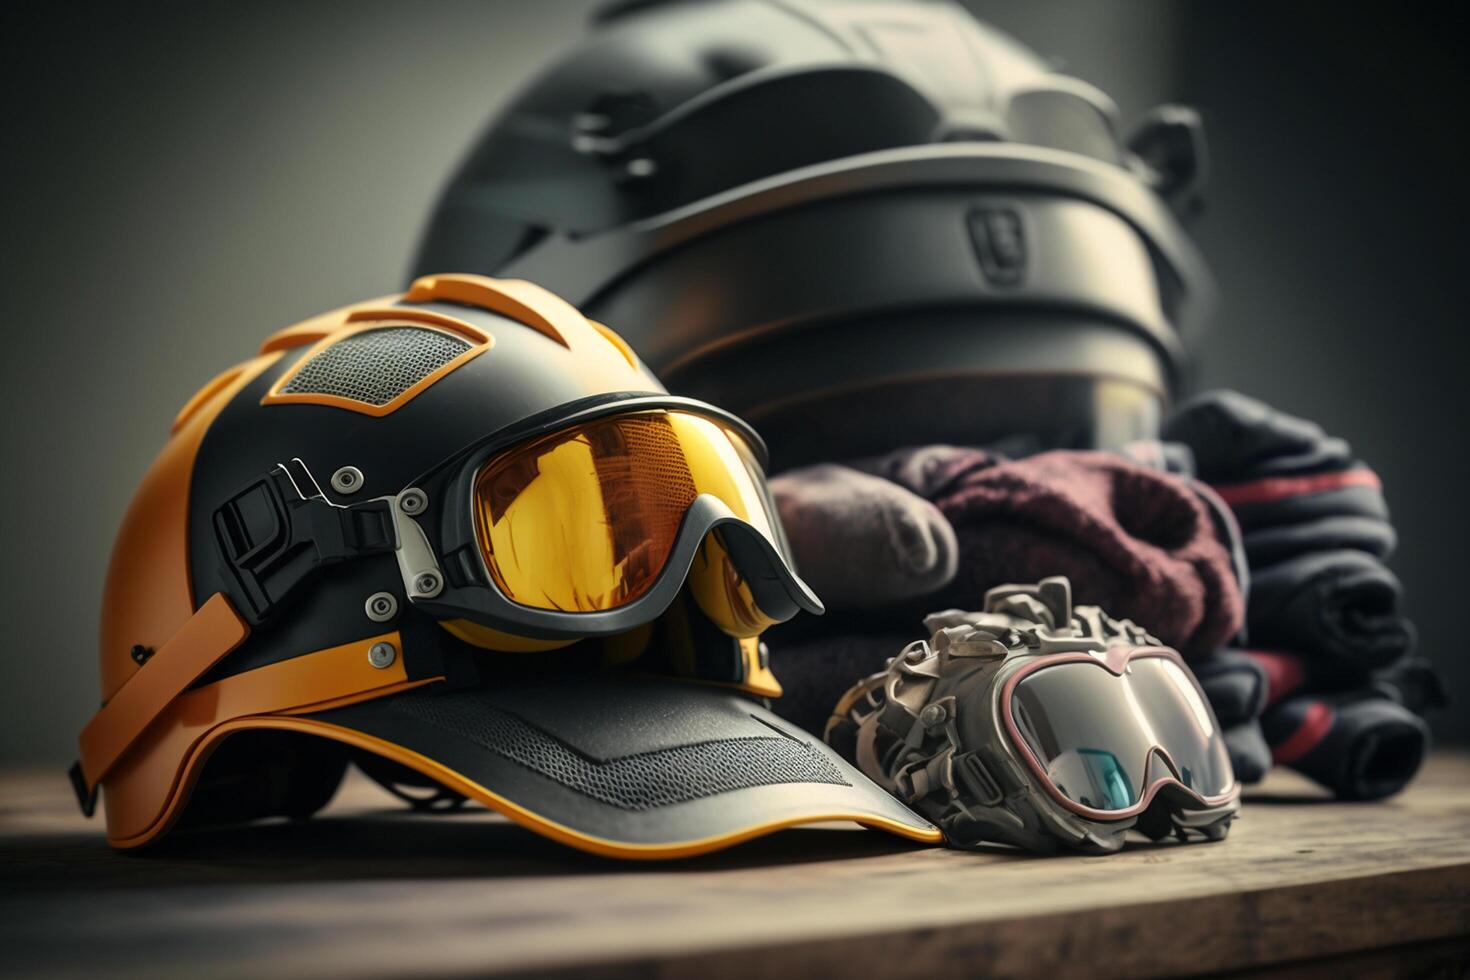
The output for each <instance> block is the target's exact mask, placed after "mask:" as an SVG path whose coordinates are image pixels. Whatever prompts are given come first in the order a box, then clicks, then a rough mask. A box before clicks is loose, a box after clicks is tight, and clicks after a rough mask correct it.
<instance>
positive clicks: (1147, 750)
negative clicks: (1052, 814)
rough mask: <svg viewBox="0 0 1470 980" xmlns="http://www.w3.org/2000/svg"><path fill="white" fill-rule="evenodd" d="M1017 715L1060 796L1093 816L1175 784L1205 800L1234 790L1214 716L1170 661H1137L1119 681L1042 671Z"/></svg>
mask: <svg viewBox="0 0 1470 980" xmlns="http://www.w3.org/2000/svg"><path fill="white" fill-rule="evenodd" d="M1011 714H1012V718H1013V719H1014V720H1015V722H1016V728H1017V729H1018V730H1019V731H1020V733H1021V736H1022V737H1023V738H1024V739H1025V740H1026V744H1027V745H1028V746H1029V747H1030V748H1031V751H1032V752H1033V753H1034V754H1035V756H1036V758H1037V759H1038V761H1040V763H1041V765H1042V768H1043V769H1045V770H1046V773H1047V776H1048V778H1049V779H1050V780H1051V783H1052V785H1053V786H1054V787H1056V789H1057V791H1058V792H1060V793H1061V794H1062V795H1063V796H1065V797H1066V798H1067V799H1069V800H1071V801H1072V802H1074V803H1077V804H1080V805H1081V806H1085V807H1090V808H1092V809H1094V810H1110V811H1116V810H1126V809H1128V808H1129V807H1131V806H1134V805H1135V804H1137V803H1138V802H1139V800H1140V799H1142V796H1143V793H1144V792H1145V790H1146V789H1147V788H1148V786H1149V785H1151V784H1152V783H1153V782H1155V781H1156V780H1158V779H1160V778H1167V777H1170V776H1174V777H1175V778H1177V779H1178V780H1179V782H1180V783H1182V784H1183V785H1184V786H1185V787H1187V788H1188V789H1191V790H1193V791H1194V792H1196V793H1198V794H1199V795H1200V796H1202V797H1214V796H1219V795H1221V794H1223V793H1226V792H1227V791H1229V789H1230V788H1231V786H1232V785H1234V782H1235V776H1234V773H1233V772H1232V770H1231V768H1230V759H1229V756H1228V754H1227V752H1226V750H1225V744H1224V741H1223V739H1222V738H1221V737H1220V733H1219V731H1218V728H1217V726H1216V723H1215V718H1214V715H1213V714H1212V713H1211V712H1210V709H1209V707H1208V705H1207V704H1206V703H1205V701H1204V698H1203V697H1202V696H1201V694H1200V692H1199V688H1198V687H1197V686H1196V685H1195V683H1194V681H1192V680H1191V679H1190V677H1189V676H1188V675H1187V674H1186V673H1185V672H1184V670H1183V668H1181V667H1180V666H1179V665H1178V664H1176V663H1175V662H1174V661H1173V660H1172V659H1171V658H1169V657H1162V656H1141V657H1135V658H1134V659H1133V660H1131V661H1130V662H1129V665H1128V669H1127V671H1126V672H1125V673H1124V674H1123V675H1122V676H1121V677H1118V676H1114V675H1113V674H1112V673H1111V672H1109V671H1108V670H1106V669H1105V668H1104V667H1102V665H1100V664H1090V663H1084V662H1078V661H1072V662H1066V663H1058V664H1052V665H1050V666H1046V667H1042V668H1040V669H1037V670H1035V671H1033V672H1032V673H1030V674H1028V675H1026V676H1025V677H1023V678H1021V680H1020V682H1019V683H1018V684H1017V685H1016V688H1015V691H1014V693H1013V694H1012V697H1011ZM1156 749H1162V750H1163V752H1164V753H1166V754H1167V756H1168V758H1169V760H1171V761H1172V762H1173V765H1174V767H1175V768H1176V769H1177V773H1176V772H1173V771H1171V770H1170V769H1169V768H1168V766H1167V765H1166V763H1165V761H1164V759H1163V758H1162V757H1161V756H1160V755H1159V753H1158V752H1156V751H1155V750H1156Z"/></svg>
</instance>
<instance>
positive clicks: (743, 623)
mask: <svg viewBox="0 0 1470 980" xmlns="http://www.w3.org/2000/svg"><path fill="white" fill-rule="evenodd" d="M763 463H764V447H763V446H762V444H761V442H760V440H759V438H758V437H757V436H756V435H755V433H753V432H752V431H751V430H750V429H749V428H748V427H747V426H746V425H745V424H744V423H742V422H741V421H740V420H739V419H737V418H735V417H734V416H731V415H729V414H727V413H725V412H722V411H720V410H719V409H716V408H714V407H713V406H710V405H707V404H703V403H700V402H695V401H692V400H690V399H686V398H676V397H673V396H670V395H669V394H668V393H667V392H665V391H664V389H663V388H662V386H661V385H660V384H659V383H658V382H657V381H656V380H655V379H654V378H653V376H652V375H650V374H649V373H648V371H647V370H646V369H644V367H643V366H642V365H641V364H640V362H639V361H638V359H637V357H636V356H635V355H634V354H633V352H632V351H631V350H630V349H629V348H628V346H627V345H626V344H625V343H623V341H622V340H621V339H620V338H619V337H618V336H617V335H616V334H615V333H613V332H612V331H611V330H609V329H608V328H606V327H604V326H602V325H601V324H598V323H595V322H593V321H591V320H588V319H587V318H585V317H583V316H582V315H581V314H580V313H578V312H577V311H576V310H575V309H573V308H572V307H571V306H569V305H568V304H566V303H565V302H563V301H562V300H560V299H558V298H557V297H555V296H553V295H552V294H550V293H548V292H546V291H545V290H542V289H540V288H538V287H536V286H533V285H531V284H530V283H527V282H522V281H515V280H494V279H487V278H484V277H479V276H457V275H443V276H429V277H425V278H422V279H420V280H418V281H417V282H415V283H414V284H413V286H412V287H411V288H410V289H409V290H408V292H406V293H405V294H403V295H402V296H396V297H388V298H386V299H380V300H374V301H370V302H366V303H361V304H356V305H353V306H349V307H345V308H343V309H340V310H336V311H333V312H331V313H328V314H324V315H322V316H319V317H315V318H313V319H311V320H308V321H306V322H304V323H301V324H298V325H296V326H294V327H291V328H288V329H286V330H283V331H281V332H280V333H277V334H275V335H274V336H272V337H271V338H270V339H269V340H267V341H266V343H265V345H264V346H263V347H262V348H261V353H260V355H259V356H258V357H256V358H254V359H252V360H250V361H247V362H245V363H244V364H241V365H238V366H236V367H234V368H231V369H230V370H228V371H226V372H225V373H223V374H221V375H220V376H219V377H217V378H215V379H214V380H212V381H211V382H209V383H208V384H207V385H205V386H204V388H203V389H201V390H200V392H199V393H198V394H197V395H196V396H195V397H194V398H193V399H191V400H190V402H189V403H188V404H187V405H186V406H185V407H184V408H183V410H182V411H181V412H180V413H179V415H178V418H177V419H176V420H175V422H174V428H173V436H172V438H171V440H170V441H169V443H168V444H167V446H166V447H165V448H164V450H163V453H162V454H161V456H160V457H159V458H158V460H157V462H156V463H155V464H154V466H153V468H152V469H151V470H150V471H149V472H148V474H147V476H146V477H145V479H144V483H143V486H142V488H141V489H140V490H139V491H138V494H137V496H136V498H135V499H134V501H133V503H132V505H131V507H130V508H129V510H128V513H127V516H126V518H125V519H124V523H123V527H122V530H121V532H120V534H119V536H118V539H117V544H116V546H115V550H114V553H113V557H112V563H111V567H110V569H109V573H108V579H107V585H106V589H105V596H104V601H103V610H102V635H101V659H102V695H103V699H104V701H103V707H102V708H101V710H100V711H99V712H98V713H97V715H96V716H95V717H94V718H93V719H92V720H91V722H90V723H89V724H88V725H87V726H86V728H85V730H84V731H83V732H82V736H81V759H80V761H79V763H78V764H77V766H76V767H74V769H73V781H74V783H75V785H76V788H77V791H78V795H79V798H80V799H81V801H82V803H83V806H84V808H86V809H88V810H89V811H90V808H91V807H92V806H93V805H94V803H95V799H96V795H97V792H98V790H99V788H100V790H101V791H102V792H103V793H104V794H105V800H106V810H107V826H108V837H109V839H110V840H111V841H112V843H113V844H114V845H116V846H119V847H134V846H138V845H142V844H146V843H148V842H150V841H152V840H155V839H156V838H158V837H159V836H160V835H161V834H163V833H164V832H165V831H167V830H168V829H169V828H170V827H172V826H175V825H176V824H177V823H178V822H180V821H181V820H182V821H183V822H185V823H205V822H218V821H222V820H225V821H229V820H241V819H249V818H252V817H260V816H269V815H291V816H304V815H308V814H310V813H312V812H314V811H315V810H316V809H318V808H319V807H321V806H322V805H324V804H325V803H326V802H327V800H328V799H329V798H330V796H331V793H332V791H333V790H334V789H335V787H336V785H337V782H338V781H339V780H340V778H341V774H342V771H343V769H344V767H345V765H346V764H347V761H348V759H349V757H350V758H354V759H356V760H357V761H358V762H359V764H360V765H361V766H362V768H363V769H364V770H365V771H367V772H368V773H369V774H370V775H372V776H374V778H377V779H379V780H380V781H381V782H383V783H385V784H386V785H389V786H391V787H395V788H398V789H400V790H402V791H403V793H404V794H405V795H408V796H410V797H413V798H416V799H418V800H420V801H422V800H423V799H425V797H424V796H423V794H422V793H421V792H420V791H417V790H415V791H413V792H410V789H412V788H413V787H430V788H431V794H430V796H429V797H428V798H430V799H440V798H448V799H455V798H458V797H468V798H473V799H476V800H478V801H480V802H482V803H484V804H486V805H488V806H490V807H493V808H495V809H497V810H500V811H501V812H503V813H505V814H507V815H508V816H510V817H511V818H512V819H514V820H517V821H519V822H521V823H523V824H525V825H527V826H530V827H531V828H533V829H535V830H538V831H540V832H542V833H545V834H547V835H549V836H552V837H554V838H557V839H559V840H563V841H565V842H567V843H571V844H574V845H576V846H581V847H584V848H587V849H590V850H594V851H599V852H602V853H609V854H616V855H622V856H651V857H669V856H677V855H680V854H687V853H697V852H700V851H704V850H709V849H712V848H715V847H719V846H723V845H725V844H729V843H733V842H735V841H738V840H742V839H745V838H747V837H751V836H754V835H756V834H759V833H762V832H765V831H767V830H771V829H775V828H777V827H781V826H788V825H791V824H795V823H803V822H810V821H814V820H827V819H834V818H847V819H854V820H859V821H861V822H864V823H867V824H870V825H874V826H880V827H886V828H888V829H891V830H894V831H895V832H897V833H901V834H904V835H907V836H909V837H913V838H916V839H924V840H931V839H935V838H936V836H937V833H936V832H935V831H934V830H933V828H932V827H930V826H929V825H928V824H927V823H926V822H925V821H923V820H922V819H920V818H918V817H916V816H915V815H913V814H912V813H910V812H909V811H907V810H906V809H905V808H903V807H902V806H901V805H899V804H897V803H896V802H895V801H894V800H892V799H891V798H890V797H888V796H887V794H885V793H883V792H882V791H881V790H879V789H877V787H875V786H874V785H873V784H871V783H869V782H868V781H867V780H866V779H865V778H864V777H863V776H861V775H860V774H858V773H857V772H856V771H855V770H853V769H852V768H851V767H849V766H847V765H846V764H845V763H843V762H842V761H841V760H840V759H839V758H837V757H836V756H835V755H833V754H832V753H830V752H829V751H827V750H826V749H825V748H824V747H822V746H821V745H820V744H819V743H817V742H816V741H815V740H814V739H812V738H810V737H809V736H807V735H805V734H803V733H801V732H799V731H797V730H795V729H793V728H791V727H790V726H789V725H788V724H786V723H785V722H782V721H780V720H779V719H777V718H775V717H774V716H773V715H771V714H769V713H768V712H766V711H765V710H764V709H763V708H762V707H760V706H759V705H758V704H756V703H755V702H754V701H752V700H750V699H749V698H748V697H747V696H746V695H756V696H774V695H776V694H779V693H780V688H779V685H778V684H777V683H776V681H775V678H774V677H773V676H772V675H771V673H770V671H769V669H768V668H767V666H766V662H765V654H764V648H763V646H762V645H761V642H760V634H761V633H762V632H763V631H764V630H765V629H766V628H767V627H768V626H770V625H772V624H774V623H777V622H781V621H783V620H786V619H788V618H790V617H791V616H793V615H795V614H796V613H797V612H798V611H800V610H807V611H812V612H820V611H821V605H820V603H819V602H818V601H817V599H816V597H815V596H814V595H812V593H811V592H810V590H809V589H807V587H806V586H805V585H804V584H803V583H802V581H801V580H800V578H798V577H797V575H796V574H795V572H794V570H793V569H792V567H791V563H790V560H789V558H788V557H787V549H786V545H785V542H784V540H783V537H782V533H781V529H780V525H779V523H778V521H777V520H776V517H775V513H774V508H773V507H772V505H771V502H770V499H769V496H768V494H767V491H766V487H765V478H764V475H763V471H762V468H763ZM552 651H555V652H552ZM695 682H699V683H695Z"/></svg>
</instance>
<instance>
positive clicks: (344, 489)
mask: <svg viewBox="0 0 1470 980" xmlns="http://www.w3.org/2000/svg"><path fill="white" fill-rule="evenodd" d="M362 480H363V477H362V470H360V469H358V468H357V467H356V466H344V467H342V468H341V469H340V470H338V471H337V472H335V473H333V474H332V489H333V490H335V491H337V492H338V493H357V491H359V490H361V489H362Z"/></svg>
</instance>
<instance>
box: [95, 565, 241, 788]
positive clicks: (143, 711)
mask: <svg viewBox="0 0 1470 980" xmlns="http://www.w3.org/2000/svg"><path fill="white" fill-rule="evenodd" d="M249 635H250V627H249V626H247V625H245V621H244V620H243V619H241V618H240V614H239V613H237V612H236V611H235V607H234V606H232V605H231V604H230V600H229V599H227V598H225V596H224V594H223V593H219V592H217V593H215V594H214V595H212V596H210V597H209V600H208V601H207V602H205V603H204V605H202V606H200V607H199V611H198V612H196V613H195V614H194V615H193V616H191V617H190V618H189V621H188V622H186V623H185V624H184V626H183V628H182V629H180V630H179V631H178V632H177V633H175V634H174V635H173V637H171V638H170V639H169V641H168V642H167V643H165V644H164V645H163V646H161V647H159V648H158V650H157V651H156V652H155V653H154V654H153V655H152V656H151V657H149V658H148V660H147V661H146V662H145V663H144V664H143V666H142V667H140V668H139V669H138V671H137V673H135V674H133V676H132V677H129V678H128V679H127V681H126V682H125V683H124V684H123V686H122V687H121V688H119V689H118V691H117V693H116V694H114V695H113V696H112V697H111V698H109V699H108V701H107V703H106V704H105V705H103V706H102V709H101V710H100V711H98V712H97V714H95V715H93V716H92V720H91V721H90V722H88V723H87V727H86V728H84V729H82V737H81V743H82V746H81V748H82V774H83V775H84V776H85V778H86V780H87V785H88V787H89V788H90V787H93V786H96V785H97V783H99V782H101V780H102V779H103V777H105V776H106V775H107V773H108V771H109V770H111V769H112V767H113V765H114V764H115V763H116V762H117V760H118V759H119V758H121V756H122V754H123V753H124V752H126V751H127V750H128V748H129V747H130V746H131V745H132V744H133V743H134V742H136V741H137V740H138V736H140V735H142V734H143V730H144V729H145V728H147V727H148V726H149V725H150V724H152V723H153V720H154V719H155V718H157V717H158V716H159V715H160V714H162V713H163V711H164V709H165V708H167V707H168V705H169V704H170V703H172V702H173V701H174V699H175V698H177V697H178V696H179V695H180V694H182V693H184V691H185V690H186V689H187V688H188V687H189V685H190V684H193V683H194V682H195V681H197V680H198V679H199V678H200V677H202V676H204V672H205V671H207V670H209V668H211V667H213V666H214V665H215V664H217V663H219V662H220V660H221V659H223V658H224V656H225V655H226V654H228V653H229V652H230V651H231V650H234V649H235V648H236V647H238V646H239V645H240V644H241V643H243V642H244V641H245V638H246V637H247V636H249Z"/></svg>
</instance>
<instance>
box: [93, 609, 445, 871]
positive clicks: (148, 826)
mask: <svg viewBox="0 0 1470 980" xmlns="http://www.w3.org/2000/svg"><path fill="white" fill-rule="evenodd" d="M378 643H388V644H392V645H393V647H394V648H395V650H397V651H398V656H396V657H395V658H394V660H393V662H392V663H390V664H389V665H387V666H386V667H377V666H374V664H373V663H372V661H371V660H370V659H369V651H370V650H371V649H372V648H373V646H374V645H376V644H378ZM402 650H403V647H402V640H401V638H400V637H399V634H398V633H397V632H391V633H384V634H382V635H379V636H371V637H367V638H365V639H361V640H356V641H353V642H351V643H345V644H342V645H341V646H336V647H331V648H329V649H326V650H318V651H315V652H313V653H306V654H302V655H301V656H298V657H292V658H291V659H289V660H283V661H280V662H278V663H273V664H269V665H267V666H264V667H257V668H255V669H254V670H249V671H245V672H244V673H240V674H235V675H233V676H231V677H226V678H223V679H221V680H218V681H215V682H213V683H211V684H206V685H203V686H200V687H196V688H194V689H192V690H189V691H186V692H184V693H183V694H182V695H180V696H178V697H176V698H174V699H173V700H172V701H171V702H169V703H168V704H167V705H165V706H164V708H163V710H162V711H161V713H160V714H159V715H158V716H157V718H155V719H154V720H153V722H152V724H150V725H149V726H148V727H147V729H146V730H145V731H144V732H143V733H142V735H141V736H140V737H139V738H138V739H137V741H136V743H135V745H134V747H133V749H132V750H131V751H129V752H127V753H125V754H124V755H123V756H122V757H121V758H119V759H118V761H117V763H116V764H115V765H114V766H113V767H112V769H111V770H110V771H109V772H108V773H107V776H106V778H105V779H104V781H103V783H102V788H103V790H104V791H105V792H106V794H107V832H108V837H109V839H110V840H111V841H112V843H113V844H114V846H118V847H135V846H138V845H140V844H144V843H146V842H147V841H149V840H151V839H153V838H154V837H156V836H157V835H158V834H161V833H163V832H164V831H165V830H167V829H168V826H169V824H170V823H171V822H172V820H173V819H174V818H175V817H176V816H177V814H178V811H179V810H180V809H182V807H183V804H184V803H185V801H186V800H187V799H188V795H189V789H190V787H191V786H192V785H193V782H194V780H195V779H196V778H197V775H198V769H199V767H200V765H201V764H202V763H203V762H204V761H205V759H206V758H208V755H209V750H210V749H211V748H212V746H213V744H214V743H215V742H217V741H218V738H219V737H221V736H222V735H223V734H224V733H226V732H227V731H229V730H233V728H231V727H229V726H234V728H238V727H239V726H236V725H235V724H234V723H235V722H236V720H237V719H240V718H244V717H246V716H256V715H289V714H293V713H304V712H311V711H325V710H328V709H330V708H337V707H343V706H345V705H348V704H353V703H356V702H358V701H365V700H370V699H373V698H379V697H384V696H386V695H388V694H393V693H397V692H399V691H406V690H411V689H412V688H415V687H419V686H421V685H424V684H429V683H433V682H434V681H437V680H442V679H443V678H442V677H439V676H434V677H426V678H421V679H417V680H409V678H408V674H407V671H406V670H405V668H404V660H403V655H402ZM247 727H249V726H247ZM256 727H258V726H256Z"/></svg>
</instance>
